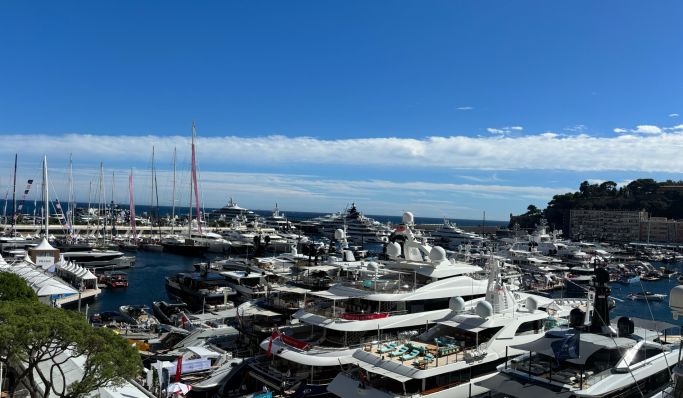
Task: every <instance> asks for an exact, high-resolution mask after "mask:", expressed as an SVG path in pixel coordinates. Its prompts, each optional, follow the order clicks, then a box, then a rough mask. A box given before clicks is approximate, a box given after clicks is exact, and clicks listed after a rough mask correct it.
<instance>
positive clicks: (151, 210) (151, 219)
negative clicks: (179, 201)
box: [149, 145, 154, 239]
mask: <svg viewBox="0 0 683 398" xmlns="http://www.w3.org/2000/svg"><path fill="white" fill-rule="evenodd" d="M150 186H151V188H152V189H150V191H151V193H152V196H151V197H150V198H149V237H150V239H151V238H154V234H153V228H154V145H152V180H151V181H150Z"/></svg>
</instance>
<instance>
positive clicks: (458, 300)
mask: <svg viewBox="0 0 683 398" xmlns="http://www.w3.org/2000/svg"><path fill="white" fill-rule="evenodd" d="M448 308H449V309H450V310H451V311H454V312H463V311H465V300H463V298H462V297H460V296H458V297H451V299H450V300H448Z"/></svg>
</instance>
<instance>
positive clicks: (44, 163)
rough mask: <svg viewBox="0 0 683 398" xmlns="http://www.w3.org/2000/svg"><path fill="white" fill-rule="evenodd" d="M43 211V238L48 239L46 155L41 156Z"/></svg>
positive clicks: (48, 210) (48, 204)
mask: <svg viewBox="0 0 683 398" xmlns="http://www.w3.org/2000/svg"><path fill="white" fill-rule="evenodd" d="M43 206H44V209H43V211H44V212H45V214H44V219H45V239H48V240H49V239H50V201H49V199H48V188H47V156H45V157H43Z"/></svg>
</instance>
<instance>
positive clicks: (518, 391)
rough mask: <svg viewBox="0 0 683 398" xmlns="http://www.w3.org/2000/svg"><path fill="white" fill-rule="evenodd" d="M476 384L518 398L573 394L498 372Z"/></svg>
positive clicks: (559, 397)
mask: <svg viewBox="0 0 683 398" xmlns="http://www.w3.org/2000/svg"><path fill="white" fill-rule="evenodd" d="M474 384H476V385H478V386H481V387H484V388H487V389H489V390H491V391H495V392H498V393H503V394H505V395H509V396H512V397H517V398H527V397H534V398H545V397H552V398H568V397H569V396H570V395H571V394H572V393H571V391H553V390H552V389H551V388H549V387H545V388H544V387H541V386H538V385H536V384H533V383H522V382H520V381H517V380H514V379H512V378H510V377H508V376H506V375H503V374H497V375H495V376H493V377H490V378H488V379H486V380H482V381H480V382H476V383H474Z"/></svg>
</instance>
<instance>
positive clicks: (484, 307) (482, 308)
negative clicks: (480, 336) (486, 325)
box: [474, 301, 493, 318]
mask: <svg viewBox="0 0 683 398" xmlns="http://www.w3.org/2000/svg"><path fill="white" fill-rule="evenodd" d="M474 311H475V312H476V313H477V315H479V316H480V317H481V318H488V317H490V316H491V315H492V314H493V306H492V305H491V303H489V302H488V301H480V302H478V303H477V307H476V308H475V309H474Z"/></svg>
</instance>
